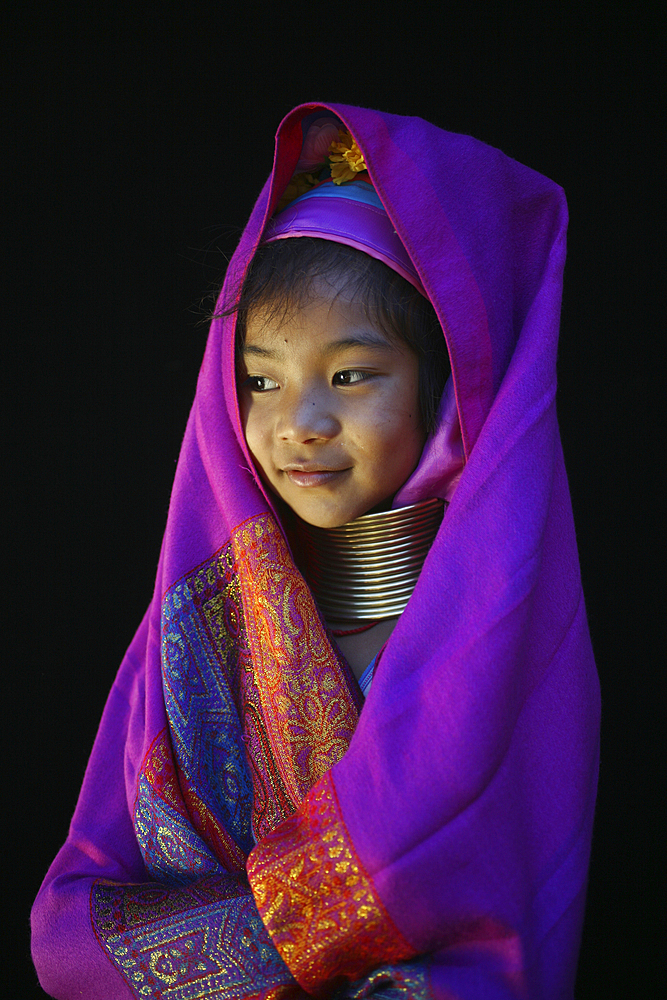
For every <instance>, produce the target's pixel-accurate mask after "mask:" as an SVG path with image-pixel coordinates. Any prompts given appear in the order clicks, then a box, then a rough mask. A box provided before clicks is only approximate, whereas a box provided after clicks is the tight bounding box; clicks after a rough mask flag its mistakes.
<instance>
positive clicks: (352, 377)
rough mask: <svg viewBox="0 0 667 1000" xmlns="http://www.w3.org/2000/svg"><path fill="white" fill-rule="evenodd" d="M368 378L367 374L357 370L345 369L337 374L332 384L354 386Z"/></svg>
mask: <svg viewBox="0 0 667 1000" xmlns="http://www.w3.org/2000/svg"><path fill="white" fill-rule="evenodd" d="M367 378H368V373H367V372H360V371H357V370H356V368H344V369H343V371H340V372H336V374H335V375H334V377H333V379H332V382H333V384H334V385H354V384H355V382H363V381H364V380H365V379H367Z"/></svg>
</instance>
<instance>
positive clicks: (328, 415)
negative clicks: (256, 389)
mask: <svg viewBox="0 0 667 1000" xmlns="http://www.w3.org/2000/svg"><path fill="white" fill-rule="evenodd" d="M331 403H332V401H331V400H330V398H329V394H328V393H327V392H326V390H323V389H322V388H318V387H316V386H312V385H311V386H304V387H303V388H296V387H293V388H292V389H291V390H289V391H285V392H284V395H283V400H282V404H283V405H282V408H281V413H280V416H279V418H278V425H277V427H276V433H277V435H278V437H279V438H280V440H282V441H293V442H297V443H299V444H306V443H308V442H312V441H330V440H331V438H333V437H335V436H336V434H338V432H339V430H340V424H339V421H338V418H337V416H336V414H335V412H334V409H333V407H332V405H331Z"/></svg>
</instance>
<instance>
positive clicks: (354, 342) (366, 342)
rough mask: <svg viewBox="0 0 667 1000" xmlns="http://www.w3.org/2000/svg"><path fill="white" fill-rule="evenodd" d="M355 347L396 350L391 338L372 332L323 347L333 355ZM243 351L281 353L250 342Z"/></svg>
mask: <svg viewBox="0 0 667 1000" xmlns="http://www.w3.org/2000/svg"><path fill="white" fill-rule="evenodd" d="M355 347H366V348H370V349H371V350H375V351H386V350H390V351H392V350H395V348H394V345H393V344H392V343H391V342H390V341H389V340H386V339H385V338H384V337H381V336H378V335H375V334H372V333H367V334H358V335H356V336H354V337H344V338H343V339H342V340H332V341H331V343H329V344H327V346H326V347H325V348H324V349H323V354H325V355H327V356H328V357H331V356H332V355H335V354H340V353H341V352H342V351H347V350H350V349H352V348H355ZM243 353H244V355H245V354H248V355H254V356H255V357H260V358H277V357H278V356H279V355H280V352H279V351H272V350H269V349H268V348H266V347H260V346H259V345H258V344H248V343H245V344H244V345H243Z"/></svg>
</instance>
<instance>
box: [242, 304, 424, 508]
mask: <svg viewBox="0 0 667 1000" xmlns="http://www.w3.org/2000/svg"><path fill="white" fill-rule="evenodd" d="M317 290H318V291H320V292H322V295H321V296H318V297H314V298H313V299H312V300H311V301H310V302H309V303H308V305H306V306H305V307H304V308H302V309H300V310H295V311H294V312H293V313H292V314H291V315H288V316H287V317H286V318H279V319H277V320H275V319H274V320H272V319H270V318H267V313H266V312H263V311H262V310H258V311H257V312H254V313H251V314H250V316H249V318H248V322H247V328H246V341H245V347H244V351H243V357H244V363H245V370H244V371H242V372H241V373H240V377H239V405H240V410H241V419H242V421H243V429H244V432H245V437H246V441H247V442H248V447H249V449H250V452H251V454H252V456H253V458H254V460H255V464H256V466H257V468H258V470H259V472H260V474H261V476H262V479H263V480H264V482H265V483H266V485H267V486H268V487H269V488H270V489H271V490H273V492H274V493H277V494H278V496H279V497H281V498H282V499H283V500H284V501H285V503H287V504H289V506H290V507H291V508H292V510H293V511H295V512H296V513H297V514H298V515H299V517H301V518H303V520H304V521H307V522H309V523H310V524H315V525H318V526H319V527H322V528H333V527H336V526H337V525H340V524H346V523H347V522H348V521H352V520H354V518H356V517H360V516H361V515H362V514H365V513H367V512H368V511H369V510H371V509H372V508H373V507H375V506H377V505H378V504H381V503H382V502H383V501H385V500H388V499H389V498H391V497H392V496H393V495H394V494H395V493H396V492H397V490H398V489H399V488H400V487H401V486H402V485H403V483H404V482H405V481H406V479H407V478H408V477H409V476H410V474H411V473H412V472H413V470H414V468H415V466H416V465H417V462H418V461H419V457H420V455H421V452H422V448H423V446H424V441H425V437H426V435H425V432H424V430H423V429H422V427H421V421H420V416H419V402H418V368H419V364H418V359H417V356H416V354H414V353H413V351H412V350H411V349H410V348H409V347H408V346H407V345H406V344H402V343H399V342H395V341H392V340H389V339H388V338H387V336H386V334H384V333H383V332H382V331H381V330H380V329H378V327H377V326H375V325H374V324H373V323H371V322H370V321H369V320H368V319H367V318H366V316H365V315H364V312H363V310H362V309H361V308H360V307H359V306H358V305H355V304H354V303H353V302H352V301H350V300H349V299H347V298H345V296H344V295H342V294H341V295H336V292H335V289H331V288H330V286H323V285H319V286H318V288H317Z"/></svg>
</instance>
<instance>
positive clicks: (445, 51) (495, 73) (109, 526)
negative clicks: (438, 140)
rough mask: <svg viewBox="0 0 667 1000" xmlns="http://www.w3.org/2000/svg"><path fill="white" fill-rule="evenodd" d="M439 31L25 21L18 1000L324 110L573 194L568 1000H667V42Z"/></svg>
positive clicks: (630, 19) (16, 600)
mask: <svg viewBox="0 0 667 1000" xmlns="http://www.w3.org/2000/svg"><path fill="white" fill-rule="evenodd" d="M212 9H213V8H212ZM438 9H439V8H437V7H436V5H431V4H429V5H426V4H419V3H417V4H406V5H404V6H403V7H402V8H400V9H399V12H398V13H395V14H393V15H391V16H390V17H389V19H388V20H387V15H386V14H384V13H382V11H381V9H380V7H378V5H365V6H358V5H348V6H347V7H346V6H344V5H342V6H341V5H340V4H337V5H334V6H330V7H328V8H326V9H325V8H323V7H321V6H314V5H304V4H301V5H299V6H298V7H297V6H294V5H292V6H290V7H289V8H284V9H281V8H279V7H277V6H274V7H273V8H272V9H271V11H270V13H268V12H267V9H264V8H262V7H261V6H260V5H258V4H255V3H246V4H244V5H241V8H240V9H239V10H238V11H235V12H234V14H232V15H229V14H227V13H225V12H224V10H223V8H222V6H220V7H219V13H218V14H217V15H211V16H209V17H207V18H204V17H197V16H193V15H190V14H188V13H187V9H186V8H185V7H183V8H182V10H181V12H180V15H179V17H178V18H176V17H173V18H170V17H169V16H168V15H167V14H166V13H165V14H160V15H156V16H155V18H153V19H151V18H150V17H148V16H144V15H138V14H137V13H136V12H133V13H132V14H131V16H130V15H129V14H128V16H127V18H124V17H123V16H121V15H113V16H109V17H108V18H105V17H104V16H103V15H101V14H97V15H94V16H92V17H91V15H90V14H88V15H82V14H81V13H80V12H78V13H77V12H75V11H74V10H70V11H66V10H65V11H62V12H61V13H59V14H57V15H56V14H55V13H53V14H51V15H49V14H47V12H46V11H45V10H43V9H41V8H39V7H35V8H34V9H33V8H30V7H27V8H23V13H22V15H21V20H20V22H19V21H18V20H17V19H16V17H15V18H14V20H13V21H11V20H10V21H9V22H7V21H6V22H5V27H6V29H7V33H6V39H5V40H6V43H7V54H6V57H5V59H4V66H5V69H6V70H7V71H8V80H7V87H6V90H5V94H6V95H8V96H9V99H8V100H7V101H6V102H5V103H6V104H7V108H6V111H7V117H6V119H5V125H4V126H3V146H4V148H5V151H6V152H7V153H8V154H9V157H10V166H11V169H12V173H11V179H10V181H9V183H5V184H4V185H3V196H4V199H5V200H6V209H7V211H8V213H9V216H10V218H11V220H12V222H13V223H14V225H12V227H11V228H10V230H9V235H8V238H7V241H6V243H5V254H4V258H5V261H4V266H3V277H4V279H5V281H6V290H5V293H4V296H3V300H4V303H5V308H4V310H3V312H4V318H5V320H6V322H7V334H6V336H5V337H4V338H3V341H4V342H5V347H4V352H5V354H6V358H5V361H4V362H3V374H4V375H5V377H6V380H7V381H6V387H5V391H4V392H3V402H5V403H6V404H7V423H6V430H5V434H4V442H5V443H6V449H5V455H6V458H5V461H4V462H3V471H4V475H3V481H4V490H3V491H4V492H5V493H6V495H7V497H8V500H9V512H8V514H6V515H5V524H6V526H7V529H6V536H7V539H8V541H9V543H10V544H9V547H8V550H9V562H8V565H7V569H6V571H5V579H6V581H7V587H6V596H5V599H4V602H3V603H4V607H5V609H6V610H7V612H8V617H7V623H6V624H5V626H4V630H3V631H4V635H5V638H6V639H7V638H8V639H9V642H5V644H4V649H5V656H6V668H5V671H4V683H5V699H4V712H3V716H4V723H5V724H4V727H3V728H4V731H5V736H6V740H7V743H6V749H5V751H4V765H5V766H4V768H3V772H4V775H5V779H6V780H5V783H4V826H5V828H6V829H7V830H8V831H10V834H11V843H12V846H11V848H9V849H8V848H7V847H6V848H5V852H4V862H5V864H4V869H5V873H6V876H5V884H6V885H7V887H8V897H7V898H8V900H9V909H8V915H10V916H11V920H10V934H11V940H12V942H13V943H12V947H11V948H10V949H8V958H7V963H6V964H5V969H6V974H7V980H6V983H7V988H8V991H9V992H7V993H6V994H3V995H11V996H12V997H33V996H35V997H38V996H44V994H43V993H42V992H41V991H40V989H39V987H38V986H37V985H36V978H35V975H34V971H33V970H32V966H31V964H30V960H29V943H28V941H29V938H28V911H29V906H30V903H31V901H32V898H33V897H34V895H35V893H36V892H37V889H38V887H39V884H40V882H41V879H42V878H43V876H44V873H45V872H46V869H47V867H48V865H49V863H50V861H51V860H52V858H53V856H54V855H55V852H56V851H57V849H58V847H59V846H60V844H61V842H62V841H63V840H64V838H65V836H66V832H67V825H68V822H69V818H70V816H71V813H72V810H73V808H74V805H75V802H76V797H77V794H78V788H79V784H80V781H81V778H82V776H83V771H84V767H85V764H86V760H87V756H88V753H89V751H90V747H91V744H92V741H93V738H94V735H95V731H96V727H97V724H98V721H99V716H100V713H101V711H102V707H103V704H104V701H105V698H106V695H107V692H108V689H109V687H110V685H111V683H112V681H113V677H114V675H115V672H116V669H117V667H118V664H119V663H120V660H121V658H122V655H123V653H124V650H125V648H126V646H127V644H128V643H129V641H130V639H131V637H132V634H133V631H134V629H135V627H136V626H137V625H138V623H139V620H140V618H141V616H142V614H143V611H144V609H145V606H146V605H147V603H148V601H149V599H150V597H151V593H152V586H153V577H154V572H155V567H156V564H157V558H158V552H159V546H160V542H161V537H162V531H163V527H164V522H165V517H166V512H167V508H168V504H169V492H170V485H171V480H172V476H173V472H174V467H175V462H176V459H177V456H178V450H179V445H180V439H181V435H182V433H183V429H184V427H185V422H186V419H187V413H188V409H189V405H190V402H191V399H192V396H193V392H194V386H195V380H196V375H197V371H198V366H199V362H200V360H201V356H202V352H203V348H204V344H205V338H206V326H205V323H202V318H203V316H204V314H205V310H206V308H207V307H210V306H211V302H210V301H209V302H207V301H206V296H207V295H208V296H210V294H211V293H212V292H213V291H214V290H215V287H216V285H218V284H219V283H220V281H221V279H222V275H223V272H224V267H225V260H226V258H227V256H228V255H229V254H230V253H231V252H232V250H233V248H234V245H235V242H236V239H237V238H238V233H239V230H240V228H241V227H242V226H243V224H244V223H245V221H246V219H247V216H248V214H249V211H250V208H251V206H252V203H253V201H254V199H255V198H256V196H257V194H258V193H259V190H260V187H261V185H262V183H263V182H264V179H265V177H266V175H267V173H268V171H269V169H270V166H271V158H272V137H273V134H274V132H275V129H276V127H277V125H278V123H279V121H280V119H281V118H282V117H283V116H284V114H286V113H287V112H288V111H289V110H290V109H291V107H293V106H294V105H295V104H300V103H303V102H305V101H314V100H330V101H339V102H343V103H348V104H359V105H363V106H366V107H377V108H381V109H382V110H386V111H391V112H394V113H398V114H410V115H419V116H421V117H424V118H427V119H429V120H430V121H433V122H435V123H436V124H438V125H440V126H442V127H444V128H447V129H450V130H452V131H460V132H466V133H469V134H472V135H475V136H476V137H477V138H480V139H482V140H484V141H486V142H488V143H490V144H492V145H496V146H499V147H500V148H502V149H503V150H504V151H505V152H506V153H508V154H509V155H511V156H513V157H515V158H516V159H518V160H520V161H522V162H524V163H527V164H528V165H530V166H531V167H533V168H535V169H537V170H539V171H540V172H542V173H545V174H547V175H548V176H550V177H552V178H553V179H554V180H556V181H558V182H559V183H560V184H561V185H562V186H563V187H564V188H565V191H566V193H567V195H568V200H569V205H570V216H571V223H570V241H569V248H570V249H569V257H568V265H567V270H566V290H565V299H564V309H563V326H562V340H561V350H560V372H559V414H560V420H561V428H562V435H563V442H564V448H565V454H566V461H567V465H568V470H569V475H570V481H571V489H572V498H573V504H574V510H575V518H576V523H577V532H578V538H579V545H580V554H581V564H582V573H583V578H584V587H585V592H586V595H587V605H588V611H589V619H590V624H591V632H592V636H593V642H594V646H595V651H596V656H597V660H598V666H599V670H600V675H601V681H602V690H603V712H604V715H603V744H602V748H603V749H602V769H601V779H600V797H599V807H598V814H597V824H596V830H595V837H594V846H593V859H592V867H591V881H590V892H589V907H588V915H587V921H586V926H585V933H584V943H583V948H582V956H581V963H580V975H579V983H578V993H577V996H578V998H579V1000H585V998H589V997H590V998H600V997H603V996H604V997H605V998H615V997H619V998H620V997H623V998H629V997H642V998H649V997H653V996H658V995H659V989H658V985H657V978H656V977H657V969H658V957H659V955H660V951H661V945H660V943H659V941H658V935H657V934H656V933H655V930H654V928H655V926H656V919H655V914H654V912H653V910H652V903H651V892H652V886H653V885H654V884H655V881H656V879H657V874H658V870H659V868H661V867H662V866H659V865H658V864H657V861H658V857H659V855H658V845H657V837H656V834H655V813H654V812H653V808H652V806H653V802H655V801H656V800H657V799H659V798H660V797H661V790H660V787H659V786H657V785H656V784H655V781H656V776H655V773H654V774H653V776H651V775H650V773H649V772H650V770H651V760H652V758H653V756H654V755H655V754H656V751H657V750H658V748H659V745H660V744H659V741H658V740H657V738H656V736H657V734H658V733H659V729H658V728H656V726H657V713H656V712H655V709H654V706H655V704H656V695H657V692H656V680H657V678H658V677H659V676H660V672H661V671H659V670H658V669H657V668H658V667H659V666H661V665H664V657H662V658H661V657H659V655H658V651H657V648H656V645H655V637H656V632H657V628H656V626H657V606H658V602H657V597H656V589H657V578H656V574H657V572H658V570H657V538H656V531H657V527H658V526H657V523H656V520H655V519H654V511H655V508H654V507H653V506H652V501H653V500H655V498H656V497H657V492H658V491H657V487H656V481H657V477H658V474H659V469H660V466H661V464H662V463H661V461H660V459H661V455H660V453H659V449H658V448H657V447H656V441H655V435H654V431H655V427H656V424H657V422H658V419H659V411H658V403H657V396H656V395H655V393H654V392H653V388H654V386H653V383H654V382H655V383H656V384H657V382H658V377H659V374H661V360H662V359H661V358H659V357H658V356H656V355H657V354H658V351H657V347H658V345H659V344H661V342H662V337H663V336H664V327H663V328H662V329H661V327H660V325H659V317H658V312H657V310H658V305H657V303H658V288H657V273H658V272H657V268H656V255H657V246H658V239H657V235H658V208H657V206H658V200H660V201H662V203H663V204H664V201H663V200H662V190H663V186H664V176H662V177H660V176H659V174H658V171H657V167H658V139H659V136H660V132H661V128H662V127H663V126H662V124H661V123H659V119H658V114H657V93H658V90H659V87H660V83H661V79H662V74H661V73H660V74H659V72H658V60H657V58H656V48H655V39H656V35H657V31H658V27H657V24H654V23H653V24H652V23H650V21H648V20H647V19H644V20H642V16H641V14H640V15H638V14H637V13H636V12H635V11H631V10H630V8H629V5H628V6H627V7H626V9H625V10H624V9H621V10H620V11H617V12H616V13H611V12H610V10H609V9H607V8H602V10H603V13H601V14H600V15H599V16H598V17H596V16H593V15H592V14H590V13H588V14H582V13H581V12H579V13H577V12H570V13H565V12H564V9H563V8H559V9H558V11H556V10H555V9H554V10H553V11H552V12H551V13H549V12H547V13H543V14H539V15H535V16H532V17H527V16H526V13H525V10H524V9H523V8H520V7H519V6H518V5H514V4H511V3H510V4H506V5H505V6H504V7H503V10H502V13H501V12H500V11H496V12H495V13H493V12H492V11H493V10H494V9H493V8H492V7H491V6H489V7H488V8H485V7H484V6H478V5H471V6H470V8H469V12H468V13H463V14H461V13H460V14H455V13H453V12H452V10H451V9H450V8H447V11H446V12H445V13H437V11H438ZM661 162H662V161H661ZM661 242H662V241H661ZM663 245H664V244H663ZM202 300H204V301H202ZM654 741H655V742H654ZM661 940H662V939H661ZM14 942H15V943H14ZM660 964H661V965H662V964H664V963H662V962H661V963H660ZM3 977H4V973H3Z"/></svg>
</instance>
